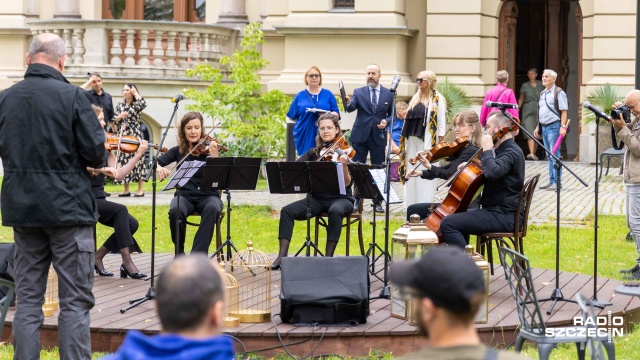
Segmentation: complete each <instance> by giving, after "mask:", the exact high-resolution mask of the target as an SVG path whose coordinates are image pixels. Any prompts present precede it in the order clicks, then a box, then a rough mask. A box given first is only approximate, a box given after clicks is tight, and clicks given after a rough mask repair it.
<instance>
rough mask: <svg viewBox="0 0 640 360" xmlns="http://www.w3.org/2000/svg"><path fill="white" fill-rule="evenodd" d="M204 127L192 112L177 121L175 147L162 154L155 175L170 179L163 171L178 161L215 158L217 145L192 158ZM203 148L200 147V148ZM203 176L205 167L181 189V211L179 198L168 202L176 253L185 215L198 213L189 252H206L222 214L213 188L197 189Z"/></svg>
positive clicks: (182, 249)
mask: <svg viewBox="0 0 640 360" xmlns="http://www.w3.org/2000/svg"><path fill="white" fill-rule="evenodd" d="M203 127H204V120H203V119H202V114H200V113H199V112H195V111H191V112H188V113H186V114H185V115H184V116H183V117H182V120H180V127H179V128H178V146H175V147H173V148H171V149H169V151H167V152H166V153H165V154H162V155H160V157H158V168H157V174H158V178H159V179H160V180H162V179H164V178H166V177H167V176H169V169H166V168H164V166H167V165H169V164H171V163H172V162H176V163H178V162H180V160H182V159H183V158H184V161H193V160H200V161H206V159H207V156H213V157H218V146H217V144H216V143H215V142H212V143H211V145H210V146H209V147H208V150H207V151H204V152H202V153H199V152H198V155H197V156H196V155H193V153H194V152H196V151H197V150H196V151H193V150H194V147H195V146H196V145H198V142H199V141H200V139H202V138H204V137H206V136H207V135H206V134H205V133H204V132H203V131H202V129H203ZM200 146H202V145H200ZM203 174H204V167H201V168H200V169H198V171H197V172H196V173H195V174H194V175H193V176H192V177H191V179H190V180H189V182H187V183H186V184H185V185H184V186H183V187H181V188H180V191H179V197H180V208H179V209H178V196H175V197H174V198H173V200H171V205H170V208H169V226H170V227H171V241H173V243H174V244H176V245H177V244H179V252H181V253H182V252H184V242H185V239H184V238H185V235H186V231H187V229H186V221H187V216H189V215H191V214H193V213H195V212H198V213H200V216H201V219H200V226H199V227H198V231H197V232H196V235H195V237H194V239H193V247H192V248H191V251H192V252H204V253H208V252H209V245H210V244H211V239H212V237H213V230H214V227H215V224H216V221H217V219H218V214H220V212H221V211H222V207H223V205H222V200H221V199H220V194H219V193H218V190H212V189H200V184H201V183H202V176H203ZM178 219H179V220H180V225H179V233H180V235H179V237H180V240H179V242H177V241H176V240H177V239H176V238H175V236H176V220H178Z"/></svg>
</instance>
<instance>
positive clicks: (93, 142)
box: [0, 33, 107, 359]
mask: <svg viewBox="0 0 640 360" xmlns="http://www.w3.org/2000/svg"><path fill="white" fill-rule="evenodd" d="M65 58H66V56H65V43H64V41H63V40H62V39H60V37H58V36H57V35H54V34H50V33H43V34H39V35H37V36H35V37H34V39H33V42H32V44H31V47H30V49H29V52H28V53H27V55H26V62H27V65H28V68H27V71H26V73H25V77H24V80H23V81H21V82H19V83H17V84H15V85H14V86H12V87H10V88H9V89H7V90H4V91H3V92H1V93H0V157H2V163H3V166H4V181H3V183H2V199H1V204H2V225H4V226H11V227H13V234H14V235H13V236H14V241H15V245H16V253H15V273H16V276H15V280H16V293H17V299H18V306H17V309H16V313H15V317H14V319H13V326H12V331H13V341H14V350H15V355H14V358H15V359H38V358H39V357H40V328H41V327H42V322H43V321H44V316H43V313H42V304H43V302H44V293H45V290H46V283H47V274H48V272H49V267H50V265H51V263H53V265H54V267H55V269H56V272H57V274H58V286H59V292H58V294H59V300H60V314H59V316H58V324H59V330H58V344H59V347H60V357H61V358H62V359H90V358H91V338H90V334H89V310H91V308H92V307H93V305H94V297H93V294H92V292H91V290H92V287H93V266H94V257H93V249H94V244H93V225H94V224H95V223H96V220H97V207H96V203H95V200H94V198H93V195H92V193H91V188H90V185H89V179H88V175H87V171H86V167H87V166H90V167H94V168H99V167H102V165H103V164H104V162H105V161H106V159H107V152H106V151H105V148H104V142H105V140H106V136H105V133H104V130H103V129H102V128H101V127H100V123H99V122H98V119H97V117H96V115H95V113H94V111H93V109H92V108H91V103H90V102H89V99H88V98H87V96H86V95H85V94H84V91H83V90H82V89H81V88H79V87H77V86H74V85H71V84H69V82H68V81H67V79H66V78H65V77H64V76H63V75H62V70H63V69H64V62H65Z"/></svg>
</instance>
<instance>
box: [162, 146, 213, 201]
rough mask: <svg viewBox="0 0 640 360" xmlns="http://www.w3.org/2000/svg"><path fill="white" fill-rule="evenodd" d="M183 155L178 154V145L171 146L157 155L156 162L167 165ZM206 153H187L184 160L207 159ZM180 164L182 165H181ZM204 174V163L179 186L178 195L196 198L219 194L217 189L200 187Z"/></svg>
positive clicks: (178, 159)
mask: <svg viewBox="0 0 640 360" xmlns="http://www.w3.org/2000/svg"><path fill="white" fill-rule="evenodd" d="M183 157H184V155H182V154H180V148H179V147H178V146H175V147H172V148H171V149H169V151H167V152H166V153H164V154H162V155H160V156H159V157H158V164H160V166H167V165H169V164H171V163H172V162H178V161H180V160H182V158H183ZM207 157H208V156H207V154H206V153H202V154H200V156H193V155H189V156H187V158H186V159H185V160H184V161H193V160H199V161H207ZM181 166H182V165H181ZM203 175H204V165H203V166H202V167H201V168H200V169H198V171H196V173H195V174H194V175H193V176H192V177H191V180H189V181H188V182H187V183H186V184H184V186H183V187H181V188H180V196H185V197H187V198H192V199H193V198H198V197H202V196H218V197H219V196H220V194H219V193H218V190H214V189H200V184H202V177H203Z"/></svg>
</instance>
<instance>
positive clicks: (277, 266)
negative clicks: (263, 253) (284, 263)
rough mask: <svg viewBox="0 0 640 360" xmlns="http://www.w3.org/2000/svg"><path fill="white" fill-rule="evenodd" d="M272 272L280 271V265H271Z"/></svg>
mask: <svg viewBox="0 0 640 360" xmlns="http://www.w3.org/2000/svg"><path fill="white" fill-rule="evenodd" d="M271 270H273V271H278V270H280V265H271Z"/></svg>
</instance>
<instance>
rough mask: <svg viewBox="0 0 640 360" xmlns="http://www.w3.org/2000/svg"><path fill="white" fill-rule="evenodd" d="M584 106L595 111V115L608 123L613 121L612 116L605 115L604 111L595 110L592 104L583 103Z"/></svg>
mask: <svg viewBox="0 0 640 360" xmlns="http://www.w3.org/2000/svg"><path fill="white" fill-rule="evenodd" d="M582 106H584V107H585V108H587V109H589V110H591V111H593V113H594V114H596V116H599V117H601V118H603V119H606V120H607V121H611V116H609V115H607V114H605V113H603V112H602V110H600V109H597V108H594V107H593V106H591V103H590V102H588V101H585V102H584V103H582Z"/></svg>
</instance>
